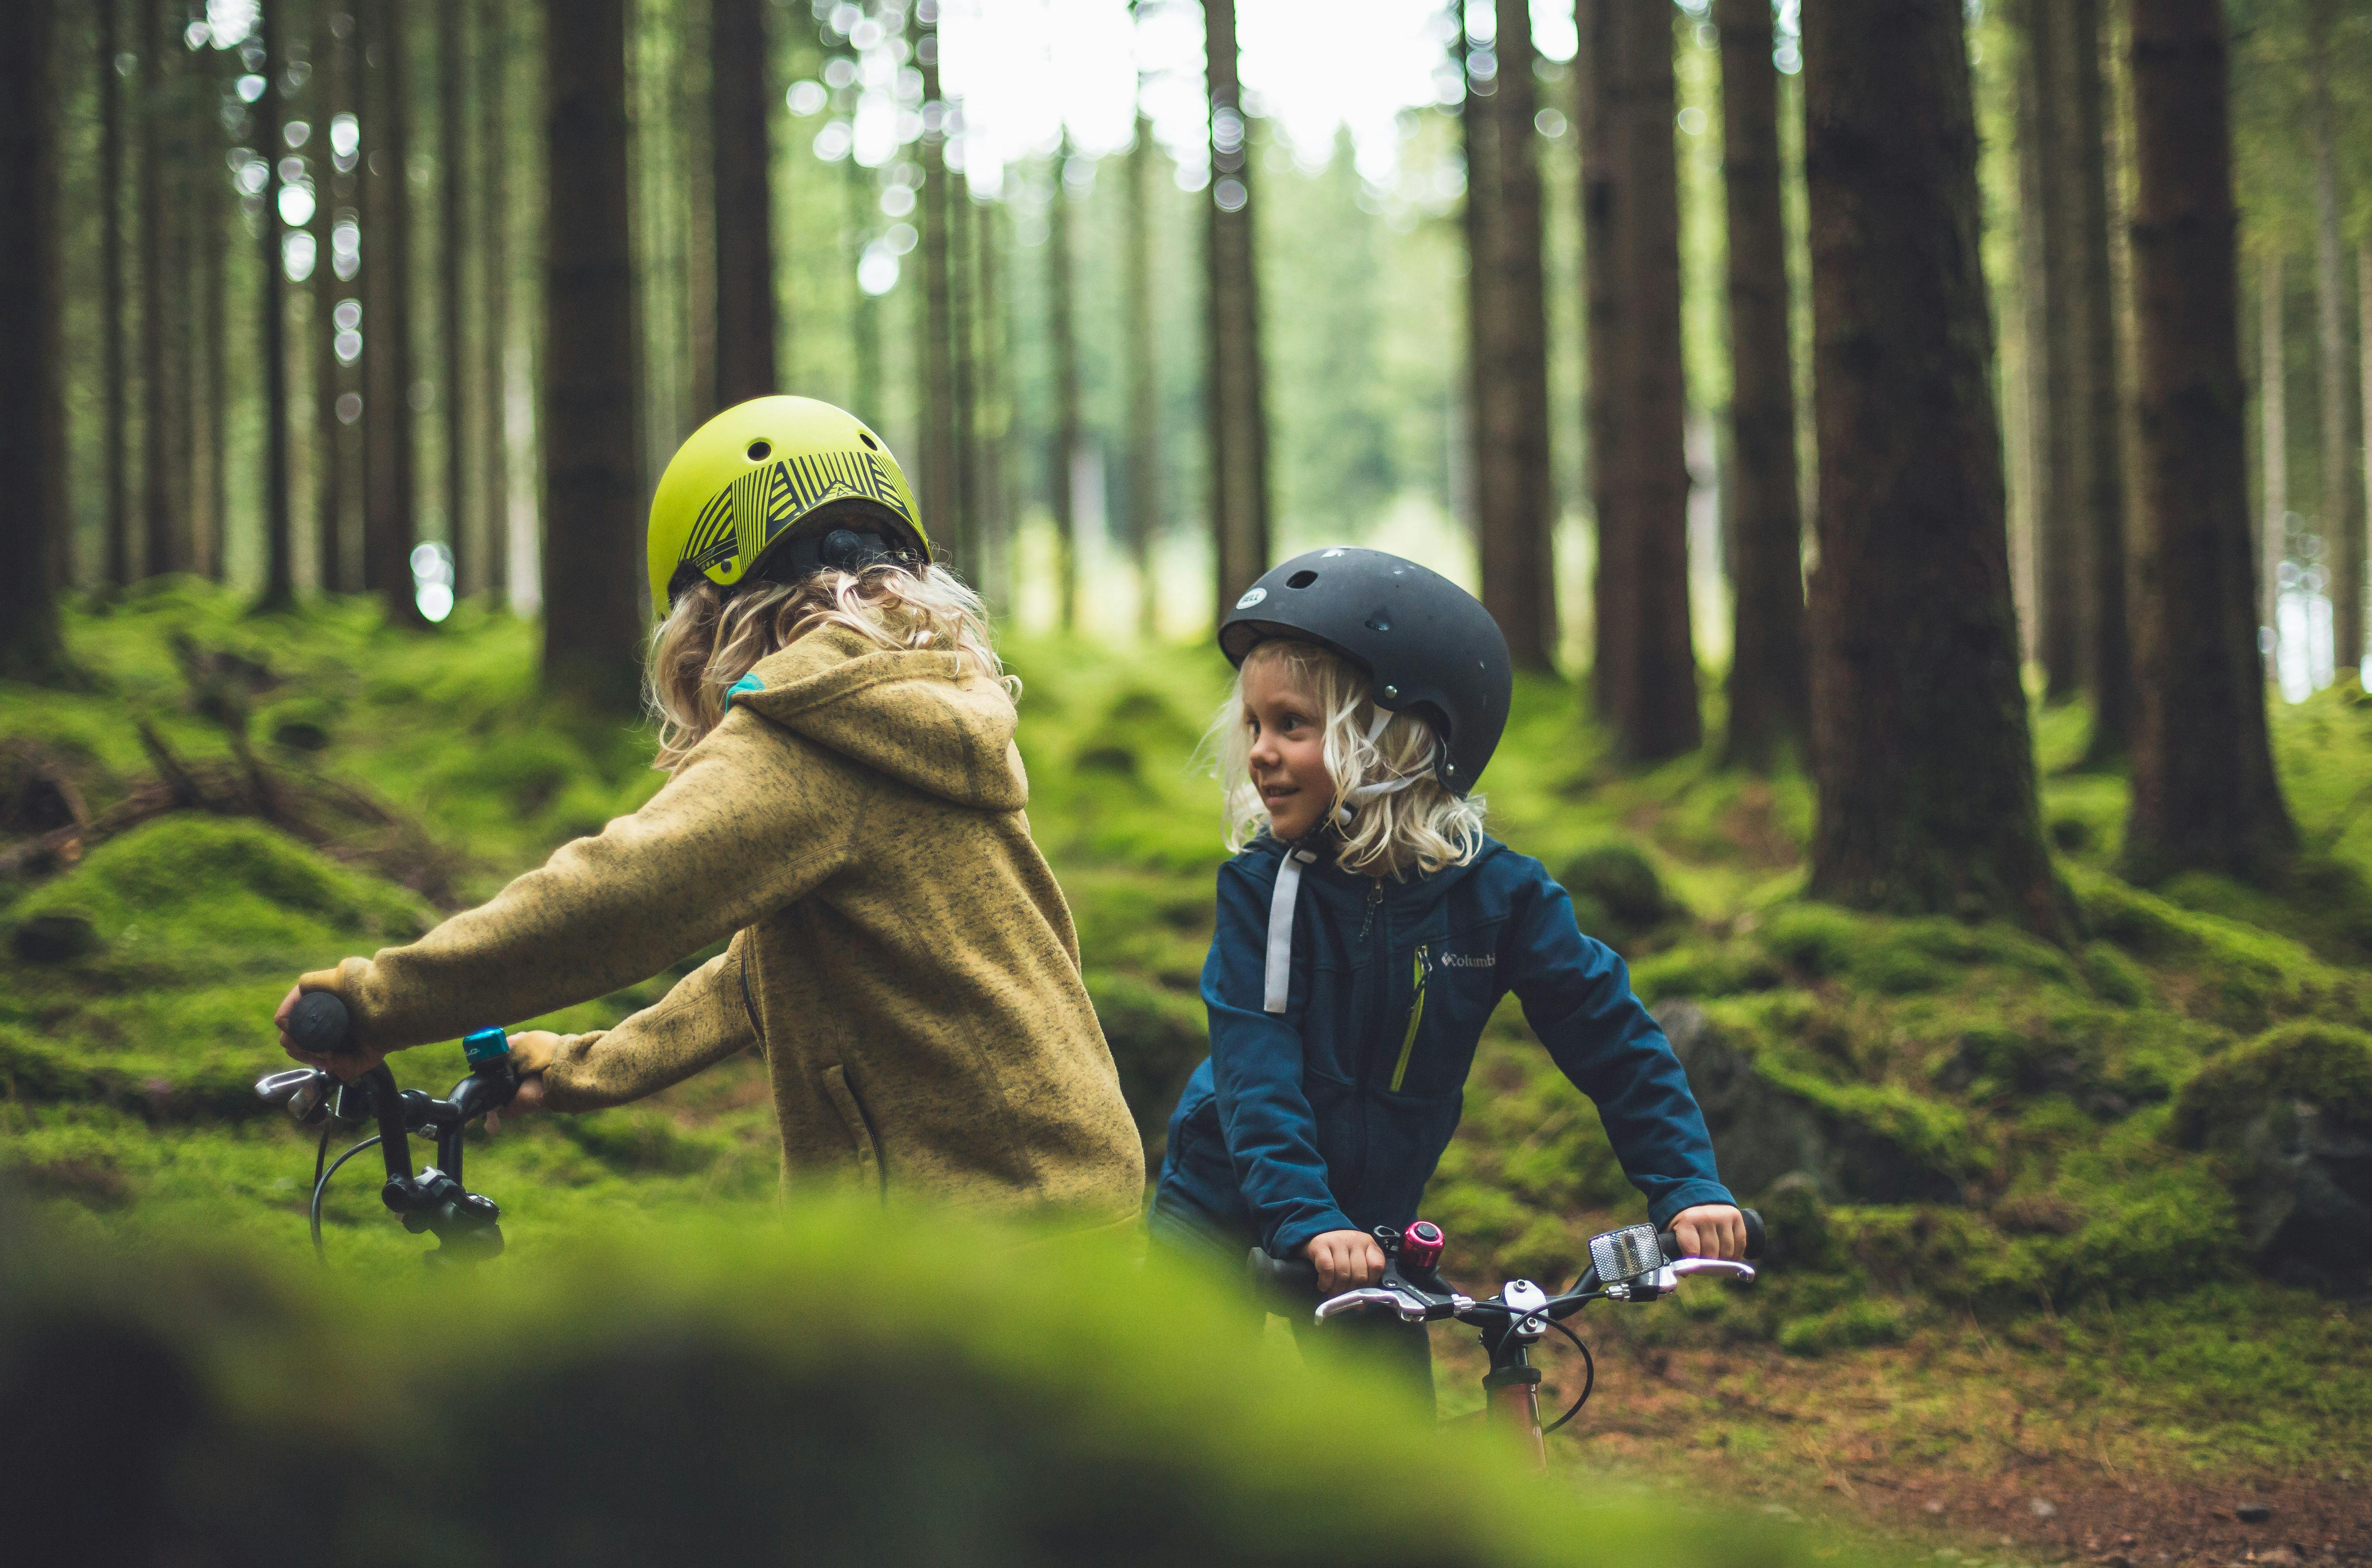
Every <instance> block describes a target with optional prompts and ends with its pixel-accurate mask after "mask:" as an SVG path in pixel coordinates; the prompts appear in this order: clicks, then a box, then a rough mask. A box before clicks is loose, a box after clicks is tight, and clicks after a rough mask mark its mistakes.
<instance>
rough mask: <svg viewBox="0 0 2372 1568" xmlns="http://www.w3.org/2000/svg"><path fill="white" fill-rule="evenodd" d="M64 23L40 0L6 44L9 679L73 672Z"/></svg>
mask: <svg viewBox="0 0 2372 1568" xmlns="http://www.w3.org/2000/svg"><path fill="white" fill-rule="evenodd" d="M56 18H57V0H29V3H28V4H26V5H23V6H18V7H17V11H16V14H15V18H14V20H15V24H16V25H15V27H14V28H13V29H11V30H12V33H13V36H12V37H11V38H10V39H9V41H8V47H7V48H6V50H0V343H7V344H8V345H10V346H9V373H8V375H6V377H0V677H5V678H6V679H12V680H40V681H54V680H59V679H64V676H65V674H66V659H65V650H64V643H63V641H62V639H61V636H60V633H59V625H58V606H57V597H56V584H55V576H54V570H53V563H54V561H55V559H56V552H57V551H58V550H59V548H60V539H61V536H62V535H63V533H64V529H65V527H66V507H65V474H64V471H63V466H62V465H61V464H60V462H59V460H58V459H59V458H60V455H61V453H62V451H63V448H64V441H63V436H62V432H61V430H60V428H59V426H60V424H61V423H62V422H63V421H64V417H65V396H64V391H65V389H64V386H63V385H62V384H61V380H60V374H59V373H60V371H61V369H62V368H63V366H62V363H61V354H60V349H61V344H60V342H59V324H58V323H59V319H60V318H61V317H63V316H64V310H63V309H61V308H60V307H61V306H62V304H63V303H64V301H63V298H62V293H63V290H62V287H61V284H62V279H61V276H60V273H59V270H58V253H57V244H58V226H57V222H56V216H57V205H56V196H57V191H56V185H55V180H56V176H57V161H56V160H57V156H58V147H57V93H56V88H55V84H54V78H53V77H52V75H51V71H50V41H51V39H52V36H53V29H55V27H56V25H57V23H56ZM150 47H153V42H144V44H143V53H144V55H145V52H146V50H147V49H148V48H150ZM114 68H115V67H114V65H113V64H112V63H111V62H110V64H109V65H108V69H109V70H110V72H111V71H113V70H114Z"/></svg>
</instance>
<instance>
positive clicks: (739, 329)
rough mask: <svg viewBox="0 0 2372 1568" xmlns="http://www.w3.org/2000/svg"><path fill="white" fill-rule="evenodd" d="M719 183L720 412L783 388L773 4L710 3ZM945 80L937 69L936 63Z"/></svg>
mask: <svg viewBox="0 0 2372 1568" xmlns="http://www.w3.org/2000/svg"><path fill="white" fill-rule="evenodd" d="M709 59H710V61H711V62H712V63H713V64H712V66H711V69H712V71H713V73H714V75H712V77H711V80H710V86H709V114H710V121H711V132H710V141H711V144H712V153H713V158H714V162H713V167H714V168H715V184H716V390H715V398H716V406H717V407H719V408H730V407H731V406H732V405H734V404H735V403H738V402H742V401H747V400H749V399H750V398H762V397H764V396H766V395H767V394H768V393H771V392H773V391H777V390H779V387H778V385H777V380H776V377H775V373H774V331H775V328H774V203H773V187H772V186H771V185H770V183H769V182H768V180H767V178H766V170H767V167H768V163H769V157H768V153H769V151H770V149H771V147H772V145H773V144H772V143H771V142H770V141H769V140H768V138H767V130H766V108H767V102H768V99H767V94H766V8H765V4H764V0H710V5H709ZM932 70H933V74H934V75H936V66H934V67H932Z"/></svg>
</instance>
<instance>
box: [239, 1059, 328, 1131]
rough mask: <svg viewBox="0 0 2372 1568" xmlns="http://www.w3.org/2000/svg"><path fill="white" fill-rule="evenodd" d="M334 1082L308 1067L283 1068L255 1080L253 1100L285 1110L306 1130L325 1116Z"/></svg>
mask: <svg viewBox="0 0 2372 1568" xmlns="http://www.w3.org/2000/svg"><path fill="white" fill-rule="evenodd" d="M336 1086H337V1079H336V1078H335V1077H333V1076H332V1075H331V1074H328V1073H324V1072H321V1071H320V1070H318V1069H316V1068H312V1067H284V1068H282V1069H281V1070H280V1071H279V1072H277V1073H266V1074H264V1075H263V1076H262V1077H261V1078H258V1079H257V1080H255V1093H256V1098H259V1099H261V1100H262V1101H263V1103H264V1104H266V1105H276V1106H280V1107H282V1108H283V1109H285V1110H286V1111H287V1112H288V1114H289V1115H290V1116H293V1117H295V1118H296V1119H297V1125H298V1126H300V1127H309V1126H311V1125H312V1124H313V1123H314V1122H316V1121H320V1120H321V1118H323V1117H324V1116H326V1115H328V1114H329V1109H330V1094H331V1090H332V1089H334V1088H335V1087H336Z"/></svg>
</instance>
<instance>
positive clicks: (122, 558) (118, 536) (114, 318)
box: [98, 0, 145, 588]
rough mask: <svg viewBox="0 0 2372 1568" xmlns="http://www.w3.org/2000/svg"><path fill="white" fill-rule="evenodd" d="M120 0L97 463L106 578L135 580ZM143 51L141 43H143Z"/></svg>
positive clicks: (104, 174) (106, 130)
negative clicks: (103, 493)
mask: <svg viewBox="0 0 2372 1568" xmlns="http://www.w3.org/2000/svg"><path fill="white" fill-rule="evenodd" d="M98 6H99V353H100V354H101V355H102V356H103V359H102V366H103V368H102V369H101V371H100V376H101V377H102V380H103V383H104V388H103V390H102V392H101V394H100V395H101V399H102V402H101V406H102V408H103V409H104V411H105V412H104V414H103V415H102V417H103V419H104V421H105V424H106V428H105V429H104V430H103V431H102V432H101V433H100V438H99V439H100V446H99V451H100V458H99V463H100V467H101V468H102V469H103V470H105V472H104V474H103V476H102V477H103V482H104V483H105V485H106V487H107V585H108V587H111V588H122V587H124V586H125V585H127V584H128V583H130V582H131V581H132V515H131V495H130V488H129V482H128V475H129V473H130V471H131V462H132V454H131V447H130V443H128V442H127V441H126V440H125V439H124V436H125V432H126V430H127V428H128V426H129V422H130V420H131V417H132V411H131V406H130V401H129V400H128V399H127V398H126V396H125V387H124V375H123V78H122V75H121V73H119V72H118V71H117V70H116V68H115V61H116V57H117V56H118V55H120V54H121V53H122V52H123V42H122V27H121V25H120V22H119V17H118V13H119V12H120V10H121V9H122V0H98ZM143 52H144V53H145V49H144V50H143Z"/></svg>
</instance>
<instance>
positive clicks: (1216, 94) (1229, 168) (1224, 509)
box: [1203, 0, 1269, 619]
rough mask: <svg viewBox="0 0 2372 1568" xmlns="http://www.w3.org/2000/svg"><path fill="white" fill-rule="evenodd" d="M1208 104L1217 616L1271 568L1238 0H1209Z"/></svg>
mask: <svg viewBox="0 0 2372 1568" xmlns="http://www.w3.org/2000/svg"><path fill="white" fill-rule="evenodd" d="M1203 66H1204V69H1205V71H1206V73H1207V75H1208V83H1209V93H1210V106H1211V190H1210V203H1211V204H1210V207H1209V209H1208V211H1209V215H1210V216H1209V225H1210V226H1209V229H1208V231H1207V236H1206V238H1205V240H1204V245H1203V264H1204V267H1205V268H1206V270H1207V285H1206V291H1207V292H1206V298H1205V308H1206V309H1207V312H1208V329H1207V330H1208V333H1209V349H1210V369H1209V372H1208V375H1207V377H1206V385H1205V387H1204V389H1203V395H1204V397H1205V398H1206V399H1207V400H1208V415H1207V419H1208V424H1209V429H1210V447H1211V522H1212V530H1213V540H1214V543H1215V547H1216V548H1215V551H1214V552H1213V553H1214V558H1215V563H1216V566H1217V569H1218V601H1217V604H1216V606H1215V611H1216V616H1217V617H1218V618H1219V619H1224V618H1225V617H1226V616H1227V613H1228V612H1229V611H1230V610H1233V609H1234V607H1235V602H1236V600H1237V598H1238V597H1239V596H1241V595H1242V593H1243V592H1244V590H1245V589H1246V588H1249V587H1251V586H1252V583H1253V582H1254V581H1255V580H1256V579H1258V577H1259V576H1260V575H1261V574H1262V572H1264V571H1266V570H1268V555H1269V517H1268V416H1267V413H1266V412H1265V409H1264V395H1263V390H1262V369H1261V319H1260V276H1259V273H1258V271H1257V269H1256V268H1255V267H1254V265H1253V250H1254V246H1253V232H1252V228H1253V216H1252V168H1251V157H1250V139H1251V122H1250V119H1249V118H1248V117H1247V116H1246V115H1245V113H1244V109H1243V91H1242V83H1241V81H1240V79H1239V77H1238V58H1237V53H1236V0H1203Z"/></svg>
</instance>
